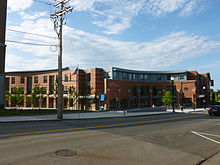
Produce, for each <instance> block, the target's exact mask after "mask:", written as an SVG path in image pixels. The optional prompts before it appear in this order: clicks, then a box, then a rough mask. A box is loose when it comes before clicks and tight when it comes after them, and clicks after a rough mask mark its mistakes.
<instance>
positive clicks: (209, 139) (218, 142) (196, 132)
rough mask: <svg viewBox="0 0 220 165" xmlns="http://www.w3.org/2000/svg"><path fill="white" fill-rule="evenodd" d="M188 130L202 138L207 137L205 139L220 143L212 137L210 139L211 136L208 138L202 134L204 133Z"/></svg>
mask: <svg viewBox="0 0 220 165" xmlns="http://www.w3.org/2000/svg"><path fill="white" fill-rule="evenodd" d="M190 132H191V133H193V134H195V135H198V136H200V137H202V138H204V139H207V140H210V141H212V142H214V143H217V144H220V142H219V141H217V140H214V139H211V138H208V137H206V136H204V135H201V134H200V133H198V132H195V131H190Z"/></svg>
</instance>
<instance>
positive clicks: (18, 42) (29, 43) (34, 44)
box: [5, 40, 57, 46]
mask: <svg viewBox="0 0 220 165" xmlns="http://www.w3.org/2000/svg"><path fill="white" fill-rule="evenodd" d="M5 41H6V42H12V43H17V44H24V45H32V46H57V45H48V44H36V43H31V42H21V41H12V40H5Z"/></svg>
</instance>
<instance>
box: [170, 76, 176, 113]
mask: <svg viewBox="0 0 220 165" xmlns="http://www.w3.org/2000/svg"><path fill="white" fill-rule="evenodd" d="M170 81H171V82H172V94H173V102H172V109H173V112H175V107H174V77H170Z"/></svg>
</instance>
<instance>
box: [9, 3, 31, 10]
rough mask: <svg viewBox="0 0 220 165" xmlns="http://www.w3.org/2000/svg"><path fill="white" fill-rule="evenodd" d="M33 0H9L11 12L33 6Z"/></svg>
mask: <svg viewBox="0 0 220 165" xmlns="http://www.w3.org/2000/svg"><path fill="white" fill-rule="evenodd" d="M32 3H33V0H8V10H9V11H11V12H15V11H22V10H25V9H27V8H29V7H31V5H32Z"/></svg>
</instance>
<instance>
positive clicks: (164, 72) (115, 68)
mask: <svg viewBox="0 0 220 165" xmlns="http://www.w3.org/2000/svg"><path fill="white" fill-rule="evenodd" d="M112 70H113V71H121V72H128V73H143V74H144V73H145V74H175V73H186V72H187V70H171V71H142V70H131V69H123V68H117V67H112Z"/></svg>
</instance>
